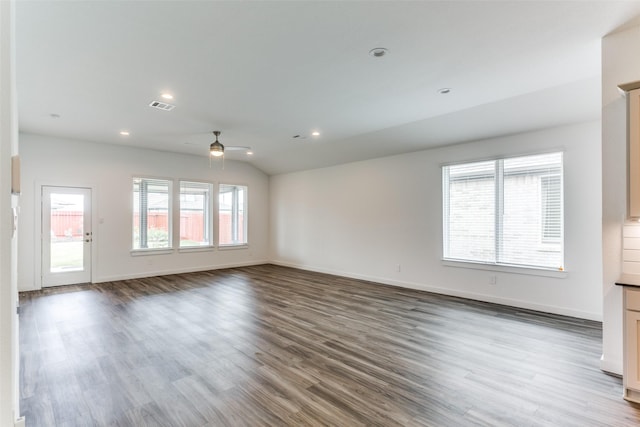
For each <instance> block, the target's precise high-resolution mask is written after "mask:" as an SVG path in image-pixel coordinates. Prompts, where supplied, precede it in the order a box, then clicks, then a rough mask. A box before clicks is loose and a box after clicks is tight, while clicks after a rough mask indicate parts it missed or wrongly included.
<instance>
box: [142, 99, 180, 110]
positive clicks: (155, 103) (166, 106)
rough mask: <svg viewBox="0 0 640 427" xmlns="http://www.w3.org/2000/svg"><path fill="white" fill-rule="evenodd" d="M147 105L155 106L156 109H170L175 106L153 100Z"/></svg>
mask: <svg viewBox="0 0 640 427" xmlns="http://www.w3.org/2000/svg"><path fill="white" fill-rule="evenodd" d="M149 107H153V108H157V109H158V110H163V111H171V110H173V109H174V108H176V106H175V105H171V104H167V103H166V102H160V101H153V102H151V104H149Z"/></svg>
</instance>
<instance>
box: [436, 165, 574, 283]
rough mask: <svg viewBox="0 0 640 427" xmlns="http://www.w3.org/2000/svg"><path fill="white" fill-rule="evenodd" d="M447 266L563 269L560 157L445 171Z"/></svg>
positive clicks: (444, 254)
mask: <svg viewBox="0 0 640 427" xmlns="http://www.w3.org/2000/svg"><path fill="white" fill-rule="evenodd" d="M442 176H443V208H444V212H443V230H444V233H443V234H444V235H443V256H444V259H446V260H454V261H456V260H457V261H468V262H479V263H486V264H497V265H508V266H522V267H533V268H547V269H555V270H557V269H563V263H564V254H563V231H564V230H563V193H562V177H563V168H562V153H549V154H541V155H533V156H524V157H514V158H507V159H496V160H491V161H482V162H473V163H465V164H458V165H450V166H444V167H443V168H442Z"/></svg>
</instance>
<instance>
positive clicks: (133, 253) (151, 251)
mask: <svg viewBox="0 0 640 427" xmlns="http://www.w3.org/2000/svg"><path fill="white" fill-rule="evenodd" d="M129 253H130V254H131V256H145V255H167V254H172V253H173V249H172V248H160V249H131V251H130V252H129Z"/></svg>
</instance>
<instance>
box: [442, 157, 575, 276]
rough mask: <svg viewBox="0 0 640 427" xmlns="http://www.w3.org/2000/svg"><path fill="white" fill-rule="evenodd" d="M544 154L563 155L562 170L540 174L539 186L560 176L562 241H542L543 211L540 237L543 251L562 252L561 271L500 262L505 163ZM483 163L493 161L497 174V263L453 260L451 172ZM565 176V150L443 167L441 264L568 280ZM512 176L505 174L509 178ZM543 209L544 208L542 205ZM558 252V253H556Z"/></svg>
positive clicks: (458, 163) (495, 213) (462, 259)
mask: <svg viewBox="0 0 640 427" xmlns="http://www.w3.org/2000/svg"><path fill="white" fill-rule="evenodd" d="M545 154H558V155H560V167H559V169H560V170H559V171H558V173H555V172H550V173H546V174H541V175H540V183H539V184H538V185H540V186H541V185H542V184H541V182H542V177H544V176H546V177H549V176H559V178H560V208H559V209H560V238H559V239H558V240H557V241H555V242H551V241H543V239H542V233H543V220H544V219H543V215H542V212H541V215H540V225H539V230H538V232H539V236H540V242H539V245H540V247H541V249H542V250H544V251H548V247H547V246H549V245H554V246H555V245H559V246H560V249H559V252H560V258H561V260H560V266H559V268H554V267H550V266H539V265H529V264H517V263H507V262H500V261H498V260H499V259H500V258H501V255H500V253H501V251H502V250H503V249H502V248H501V246H502V244H501V242H504V240H503V230H502V226H503V223H504V221H503V218H502V217H501V213H502V212H503V209H504V192H505V190H504V185H503V184H504V178H505V173H504V161H505V160H508V159H518V158H526V157H530V156H537V155H545ZM482 162H494V165H495V172H496V175H495V177H494V184H495V194H494V216H495V230H494V246H495V254H494V261H482V260H474V259H465V258H453V257H449V256H447V255H448V254H449V249H450V233H449V232H450V230H449V223H448V221H449V217H450V212H449V211H448V209H449V206H450V188H449V183H450V182H451V181H450V175H449V169H450V167H451V166H457V165H465V164H473V163H482ZM564 173H565V159H564V150H562V149H556V150H553V151H546V152H538V153H531V154H522V155H514V156H504V157H493V158H483V159H477V160H467V161H463V162H456V163H447V164H442V165H441V178H442V182H441V184H442V186H441V188H442V200H441V201H442V211H441V212H442V259H441V260H442V264H443V265H445V266H450V267H463V268H473V269H481V270H494V271H504V272H512V273H519V274H532V275H542V276H549V277H566V271H565V252H564V248H565V244H564V239H565V232H564V228H565V225H564V210H565V208H564ZM508 175H509V174H506V176H508ZM540 197H541V202H542V197H543V196H542V191H541V192H540ZM541 209H542V206H541ZM556 252H558V251H556Z"/></svg>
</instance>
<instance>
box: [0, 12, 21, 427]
mask: <svg viewBox="0 0 640 427" xmlns="http://www.w3.org/2000/svg"><path fill="white" fill-rule="evenodd" d="M14 13H15V12H14V3H13V2H4V1H3V2H0V344H1V345H0V426H13V424H14V421H15V419H16V418H18V416H19V415H20V401H19V389H18V373H19V363H20V358H19V354H18V316H17V315H16V307H17V300H18V290H17V285H16V283H17V281H16V270H17V240H18V239H17V237H16V235H14V233H13V232H12V226H11V224H12V221H11V217H12V215H13V213H12V212H13V211H12V209H14V208H16V209H17V207H18V202H19V198H18V196H15V195H12V194H11V157H12V156H13V155H16V154H18V142H17V131H18V123H17V108H16V90H15V45H14V34H15V30H14V22H15V20H14Z"/></svg>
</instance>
